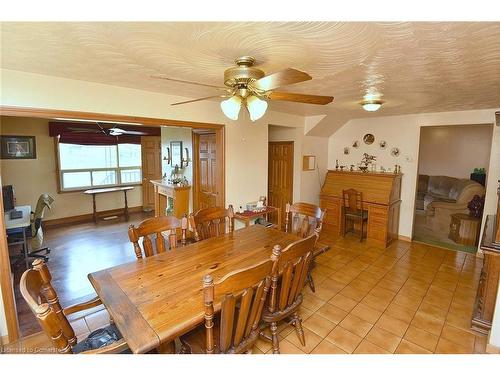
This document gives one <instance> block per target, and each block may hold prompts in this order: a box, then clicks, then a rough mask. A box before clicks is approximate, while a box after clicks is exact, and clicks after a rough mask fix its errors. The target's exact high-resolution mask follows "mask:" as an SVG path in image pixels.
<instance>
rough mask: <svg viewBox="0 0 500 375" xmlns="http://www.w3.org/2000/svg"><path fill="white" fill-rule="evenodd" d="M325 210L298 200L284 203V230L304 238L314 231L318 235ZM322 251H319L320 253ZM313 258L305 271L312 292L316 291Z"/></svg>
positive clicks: (321, 227)
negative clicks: (312, 271) (312, 272)
mask: <svg viewBox="0 0 500 375" xmlns="http://www.w3.org/2000/svg"><path fill="white" fill-rule="evenodd" d="M325 215H326V210H322V209H321V208H320V207H318V206H316V205H314V204H310V203H305V202H298V203H294V204H289V203H287V204H286V209H285V232H288V233H292V234H295V235H296V236H299V237H302V238H305V237H309V236H310V235H312V234H314V233H316V234H317V235H318V237H317V238H318V239H319V236H320V234H321V230H322V229H323V221H324V219H325ZM321 252H322V251H319V253H321ZM314 266H315V262H314V259H313V260H312V261H311V266H310V268H309V270H308V272H307V283H308V284H309V288H311V290H312V291H313V292H316V288H315V286H314V280H313V277H312V274H311V270H312V269H313V268H314Z"/></svg>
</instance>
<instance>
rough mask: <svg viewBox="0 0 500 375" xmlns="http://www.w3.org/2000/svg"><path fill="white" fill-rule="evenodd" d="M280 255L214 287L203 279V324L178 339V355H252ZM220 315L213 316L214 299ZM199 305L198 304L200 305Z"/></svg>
mask: <svg viewBox="0 0 500 375" xmlns="http://www.w3.org/2000/svg"><path fill="white" fill-rule="evenodd" d="M278 259H279V254H278V255H277V256H276V255H275V254H274V252H273V255H272V256H271V259H268V260H266V261H264V262H261V263H260V264H258V265H255V266H252V267H249V268H245V269H241V270H236V271H233V272H230V273H228V274H227V275H225V276H222V278H221V279H220V280H218V281H216V282H215V283H214V280H213V278H212V275H206V276H205V277H204V278H203V302H204V309H205V324H204V325H200V326H198V328H195V329H194V330H193V331H191V332H189V333H187V334H185V335H183V336H181V337H180V338H179V339H180V341H181V354H220V353H228V354H238V353H251V351H252V348H253V346H254V344H255V342H256V341H257V339H258V338H259V333H260V328H261V327H260V326H261V316H262V311H263V309H264V303H265V301H266V298H267V293H268V291H269V288H270V285H271V273H272V270H273V269H274V268H276V267H277V264H278ZM215 296H217V297H219V298H221V311H220V313H218V314H214V299H215V298H214V297H215ZM200 303H201V301H200Z"/></svg>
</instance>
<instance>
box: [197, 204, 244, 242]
mask: <svg viewBox="0 0 500 375" xmlns="http://www.w3.org/2000/svg"><path fill="white" fill-rule="evenodd" d="M189 223H190V224H191V229H192V230H193V232H194V237H195V239H196V241H201V240H206V239H207V238H211V237H218V236H221V235H223V234H225V233H226V232H227V233H230V232H232V231H233V230H234V210H233V206H231V205H229V207H228V209H227V210H226V209H225V208H222V207H209V208H202V209H201V210H198V211H197V212H195V213H193V214H191V215H189Z"/></svg>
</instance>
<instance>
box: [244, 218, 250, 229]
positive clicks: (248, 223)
mask: <svg viewBox="0 0 500 375" xmlns="http://www.w3.org/2000/svg"><path fill="white" fill-rule="evenodd" d="M248 226H250V219H245V228H246V227H248Z"/></svg>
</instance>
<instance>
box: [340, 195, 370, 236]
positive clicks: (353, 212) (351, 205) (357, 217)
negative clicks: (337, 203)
mask: <svg viewBox="0 0 500 375" xmlns="http://www.w3.org/2000/svg"><path fill="white" fill-rule="evenodd" d="M342 215H343V219H344V220H343V226H344V229H343V231H342V236H343V237H345V235H346V233H347V232H348V230H347V221H348V220H351V221H354V222H356V221H359V222H360V224H361V234H360V236H359V241H360V242H362V241H363V232H364V223H365V221H366V222H368V211H366V210H365V209H364V208H363V194H362V193H361V192H360V191H357V190H355V189H347V190H342ZM353 231H354V225H353Z"/></svg>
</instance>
